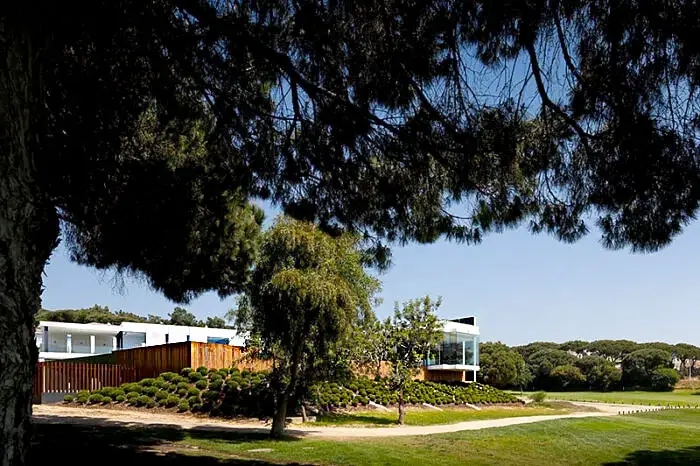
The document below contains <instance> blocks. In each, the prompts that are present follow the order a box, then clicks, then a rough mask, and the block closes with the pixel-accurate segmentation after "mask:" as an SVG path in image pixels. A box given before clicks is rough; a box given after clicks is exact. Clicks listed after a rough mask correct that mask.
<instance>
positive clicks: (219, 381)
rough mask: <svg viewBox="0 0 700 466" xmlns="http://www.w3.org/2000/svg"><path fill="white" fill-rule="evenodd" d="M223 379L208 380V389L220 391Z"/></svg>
mask: <svg viewBox="0 0 700 466" xmlns="http://www.w3.org/2000/svg"><path fill="white" fill-rule="evenodd" d="M223 385H224V381H223V379H216V380H213V381H211V382H209V390H214V391H217V392H218V391H220V390H221V387H223Z"/></svg>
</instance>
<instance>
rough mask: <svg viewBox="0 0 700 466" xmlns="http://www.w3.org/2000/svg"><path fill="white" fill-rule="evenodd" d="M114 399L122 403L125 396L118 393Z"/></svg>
mask: <svg viewBox="0 0 700 466" xmlns="http://www.w3.org/2000/svg"><path fill="white" fill-rule="evenodd" d="M114 401H116V402H117V403H123V402H124V401H126V396H124V395H119V396H117V397H116V398H115V399H114Z"/></svg>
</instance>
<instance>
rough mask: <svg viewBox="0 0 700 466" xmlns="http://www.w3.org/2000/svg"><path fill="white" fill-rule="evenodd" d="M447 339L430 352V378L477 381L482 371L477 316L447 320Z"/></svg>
mask: <svg viewBox="0 0 700 466" xmlns="http://www.w3.org/2000/svg"><path fill="white" fill-rule="evenodd" d="M442 323H443V340H442V342H441V343H440V344H439V345H438V346H437V347H436V348H435V350H433V351H431V352H429V353H428V358H427V360H426V362H425V370H426V371H427V374H426V378H429V379H433V380H461V381H465V382H476V373H477V372H478V371H479V327H478V326H477V325H476V318H475V317H462V318H458V319H450V320H444V321H443V322H442Z"/></svg>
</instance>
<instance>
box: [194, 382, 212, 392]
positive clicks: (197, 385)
mask: <svg viewBox="0 0 700 466" xmlns="http://www.w3.org/2000/svg"><path fill="white" fill-rule="evenodd" d="M208 385H209V382H207V381H206V380H205V379H202V380H198V381H197V383H195V384H194V386H195V387H197V388H198V389H200V390H204V389H205V388H207V386H208Z"/></svg>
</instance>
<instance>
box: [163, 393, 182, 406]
mask: <svg viewBox="0 0 700 466" xmlns="http://www.w3.org/2000/svg"><path fill="white" fill-rule="evenodd" d="M165 401H166V403H165V406H167V407H168V408H172V407H173V406H177V405H178V404H179V403H180V398H178V397H176V396H175V395H170V396H169V397H168V398H167V399H166V400H165Z"/></svg>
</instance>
